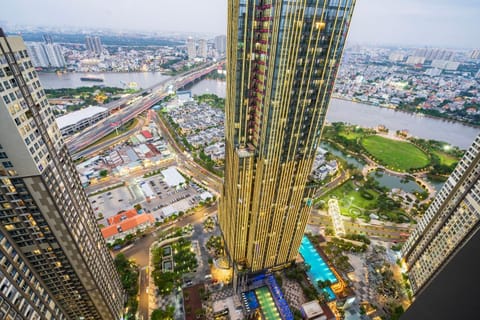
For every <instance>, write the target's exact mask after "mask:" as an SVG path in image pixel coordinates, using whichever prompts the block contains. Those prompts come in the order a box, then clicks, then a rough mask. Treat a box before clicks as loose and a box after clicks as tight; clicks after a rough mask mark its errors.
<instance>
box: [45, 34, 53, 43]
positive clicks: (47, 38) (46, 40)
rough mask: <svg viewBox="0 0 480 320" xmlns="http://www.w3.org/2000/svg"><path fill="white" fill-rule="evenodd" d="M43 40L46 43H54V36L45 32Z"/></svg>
mask: <svg viewBox="0 0 480 320" xmlns="http://www.w3.org/2000/svg"><path fill="white" fill-rule="evenodd" d="M43 41H44V42H45V43H47V44H48V43H50V44H51V43H53V38H52V36H51V35H49V34H44V35H43Z"/></svg>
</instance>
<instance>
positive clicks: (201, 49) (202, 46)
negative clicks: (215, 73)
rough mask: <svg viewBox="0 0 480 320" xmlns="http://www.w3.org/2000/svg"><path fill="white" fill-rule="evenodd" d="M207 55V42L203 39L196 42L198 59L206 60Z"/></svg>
mask: <svg viewBox="0 0 480 320" xmlns="http://www.w3.org/2000/svg"><path fill="white" fill-rule="evenodd" d="M207 55H208V50H207V40H205V39H200V40H198V57H200V58H206V57H207Z"/></svg>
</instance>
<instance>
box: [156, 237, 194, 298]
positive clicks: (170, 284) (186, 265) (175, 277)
mask: <svg viewBox="0 0 480 320" xmlns="http://www.w3.org/2000/svg"><path fill="white" fill-rule="evenodd" d="M191 247H192V243H191V241H189V240H186V239H185V238H180V239H179V240H178V241H176V242H174V243H173V244H172V245H171V250H173V262H174V265H173V270H171V271H165V272H164V270H163V267H162V266H163V265H164V264H163V262H164V261H163V259H164V257H166V255H165V254H166V253H165V250H166V248H168V247H157V248H154V249H153V250H152V262H153V268H154V269H153V271H152V277H153V279H154V282H155V285H156V286H157V288H158V290H159V293H160V294H161V295H164V296H165V295H168V294H170V293H171V292H172V291H173V289H174V288H175V287H177V286H179V285H181V279H182V275H183V274H185V273H188V272H192V271H193V270H195V268H197V266H198V262H197V258H196V256H195V253H194V252H192V250H191ZM167 251H168V250H167ZM167 259H171V258H170V257H169V256H168V257H167Z"/></svg>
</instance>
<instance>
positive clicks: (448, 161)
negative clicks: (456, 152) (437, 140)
mask: <svg viewBox="0 0 480 320" xmlns="http://www.w3.org/2000/svg"><path fill="white" fill-rule="evenodd" d="M432 153H433V154H435V155H436V156H437V157H439V158H440V164H442V165H445V166H451V165H452V164H455V163H457V162H458V161H459V159H458V158H457V157H455V156H452V155H450V154H448V153H445V152H442V151H438V150H435V151H432Z"/></svg>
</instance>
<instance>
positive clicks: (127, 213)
mask: <svg viewBox="0 0 480 320" xmlns="http://www.w3.org/2000/svg"><path fill="white" fill-rule="evenodd" d="M136 215H138V212H137V210H136V209H131V210H128V211H123V212H120V213H117V214H116V215H114V216H113V217H110V218H108V219H107V221H108V224H109V225H112V224H117V223H119V222H121V221H123V220H126V219H129V218H133V217H135V216H136Z"/></svg>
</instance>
